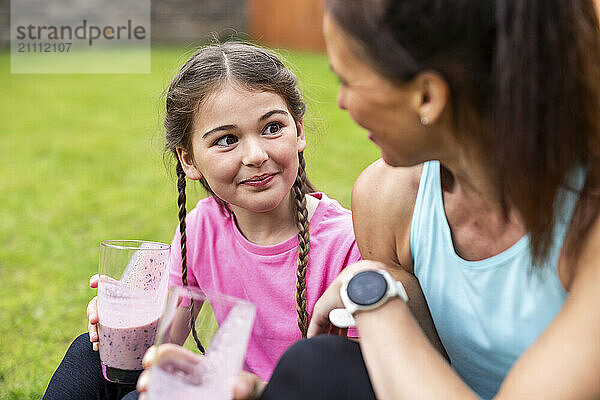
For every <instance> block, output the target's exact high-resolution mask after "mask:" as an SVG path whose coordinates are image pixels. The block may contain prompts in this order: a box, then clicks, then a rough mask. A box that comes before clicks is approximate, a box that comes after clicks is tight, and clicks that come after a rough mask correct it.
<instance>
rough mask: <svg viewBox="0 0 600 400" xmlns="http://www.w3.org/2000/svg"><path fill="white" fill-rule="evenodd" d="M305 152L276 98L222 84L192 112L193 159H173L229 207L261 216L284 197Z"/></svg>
mask: <svg viewBox="0 0 600 400" xmlns="http://www.w3.org/2000/svg"><path fill="white" fill-rule="evenodd" d="M305 147H306V140H305V136H304V128H303V125H302V123H296V122H295V121H294V119H293V118H292V115H291V114H290V112H289V110H288V108H287V105H286V103H285V101H284V100H283V99H282V98H281V97H280V96H279V95H277V94H274V93H269V92H258V91H252V90H247V89H244V88H241V87H238V86H232V85H228V84H227V85H224V87H222V88H220V89H218V90H217V91H216V92H215V93H213V94H212V95H210V96H208V97H207V98H206V100H205V101H204V102H203V103H202V104H201V105H200V107H199V108H198V110H197V112H196V115H195V117H194V124H193V127H192V153H193V154H192V155H190V154H188V153H187V152H186V151H185V150H183V149H178V154H179V157H180V160H181V162H182V166H183V168H184V171H185V173H186V175H187V176H188V178H191V179H200V178H202V177H204V178H205V179H206V181H207V182H208V184H209V186H210V188H211V189H212V190H213V192H214V193H215V194H216V195H217V196H218V197H219V198H220V199H222V200H223V201H225V202H227V203H229V204H231V205H234V206H238V207H240V208H243V209H246V210H249V211H253V212H266V211H271V210H273V209H275V208H277V206H279V205H280V204H282V201H283V200H284V199H286V198H287V196H288V195H289V193H290V189H291V188H292V185H293V183H294V181H295V179H296V175H297V173H298V152H300V151H303V150H304V148H305Z"/></svg>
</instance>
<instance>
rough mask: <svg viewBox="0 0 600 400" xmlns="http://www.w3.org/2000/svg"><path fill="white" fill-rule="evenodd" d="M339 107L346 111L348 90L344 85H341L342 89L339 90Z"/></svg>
mask: <svg viewBox="0 0 600 400" xmlns="http://www.w3.org/2000/svg"><path fill="white" fill-rule="evenodd" d="M337 105H338V107H339V108H341V109H342V110H345V109H346V89H345V88H344V86H343V85H340V88H339V89H338V95H337Z"/></svg>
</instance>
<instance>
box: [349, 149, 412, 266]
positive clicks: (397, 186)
mask: <svg viewBox="0 0 600 400" xmlns="http://www.w3.org/2000/svg"><path fill="white" fill-rule="evenodd" d="M422 169H423V165H422V164H419V165H416V166H412V167H391V166H389V165H387V164H386V163H385V162H384V161H383V160H377V161H376V162H374V163H373V164H371V165H370V166H369V167H367V168H366V169H365V170H364V171H363V173H362V174H361V175H360V176H359V177H358V179H357V180H356V182H355V184H354V188H353V190H352V213H353V220H354V230H355V232H356V239H357V242H358V246H359V248H360V249H361V253H362V254H363V257H364V258H369V259H375V260H379V261H382V262H388V263H389V262H392V263H398V264H400V265H404V266H405V267H407V266H408V265H411V264H412V262H411V254H410V226H411V222H412V215H413V210H414V205H415V200H416V198H417V193H418V191H419V182H420V178H421V171H422Z"/></svg>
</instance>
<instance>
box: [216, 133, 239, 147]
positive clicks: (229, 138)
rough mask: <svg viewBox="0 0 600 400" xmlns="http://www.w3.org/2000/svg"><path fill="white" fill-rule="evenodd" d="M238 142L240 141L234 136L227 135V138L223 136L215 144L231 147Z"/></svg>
mask: <svg viewBox="0 0 600 400" xmlns="http://www.w3.org/2000/svg"><path fill="white" fill-rule="evenodd" d="M237 141H238V139H237V137H235V136H233V135H225V136H221V137H220V138H219V139H217V141H216V142H215V144H216V145H217V146H231V145H232V144H235V143H236V142H237Z"/></svg>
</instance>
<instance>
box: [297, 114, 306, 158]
mask: <svg viewBox="0 0 600 400" xmlns="http://www.w3.org/2000/svg"><path fill="white" fill-rule="evenodd" d="M296 143H297V147H298V153H300V152H301V151H304V149H305V148H306V135H305V134H304V122H303V121H299V122H296Z"/></svg>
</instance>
